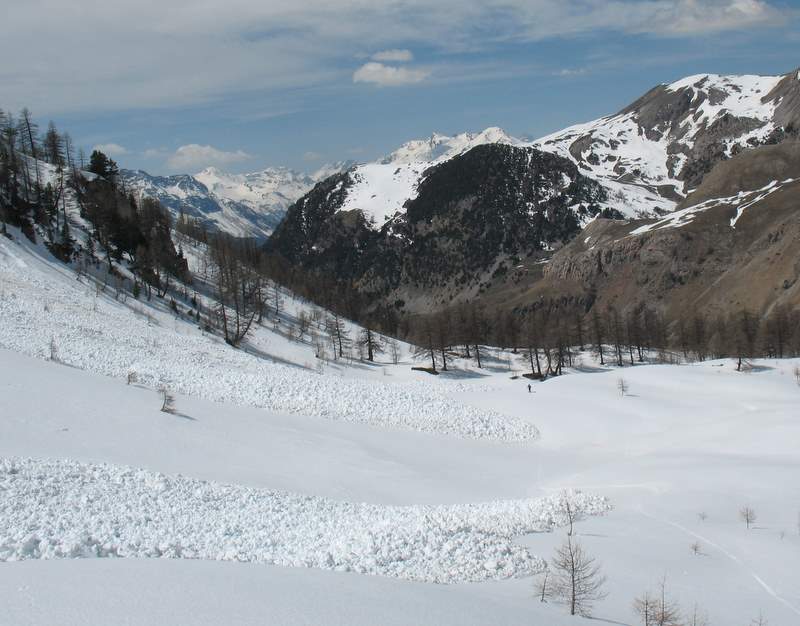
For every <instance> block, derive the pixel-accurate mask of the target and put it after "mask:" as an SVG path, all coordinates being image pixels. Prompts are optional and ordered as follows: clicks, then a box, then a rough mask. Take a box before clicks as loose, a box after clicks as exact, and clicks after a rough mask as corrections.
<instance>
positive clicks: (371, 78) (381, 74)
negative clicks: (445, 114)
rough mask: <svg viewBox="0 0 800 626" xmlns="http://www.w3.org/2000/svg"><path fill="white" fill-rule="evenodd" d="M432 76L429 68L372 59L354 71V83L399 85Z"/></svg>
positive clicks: (417, 81)
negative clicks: (391, 63)
mask: <svg viewBox="0 0 800 626" xmlns="http://www.w3.org/2000/svg"><path fill="white" fill-rule="evenodd" d="M428 76H430V71H429V70H421V69H412V68H409V67H396V66H393V65H384V64H383V63H376V62H375V61H370V62H369V63H365V64H364V65H362V66H361V67H359V68H358V69H357V70H356V71H355V72H354V73H353V82H354V83H372V84H374V85H379V86H381V87H399V86H401V85H412V84H414V83H420V82H422V81H423V80H425V79H426V78H427V77H428Z"/></svg>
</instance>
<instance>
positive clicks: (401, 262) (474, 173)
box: [269, 143, 607, 310]
mask: <svg viewBox="0 0 800 626" xmlns="http://www.w3.org/2000/svg"><path fill="white" fill-rule="evenodd" d="M418 165H419V164H418ZM419 166H420V167H422V166H421V165H419ZM384 167H385V166H384V165H382V164H372V165H369V166H361V167H359V168H356V169H355V170H352V171H350V172H345V173H343V174H339V175H337V176H333V177H331V178H329V179H327V180H325V181H323V182H321V183H319V184H318V185H317V186H316V187H314V189H313V190H312V191H311V192H310V193H309V194H307V195H306V196H304V197H303V198H301V199H300V200H298V201H297V203H295V204H294V205H292V206H291V207H290V208H289V211H288V212H287V214H286V217H285V219H284V220H283V222H281V224H280V225H279V226H278V228H277V229H276V231H275V233H274V234H273V236H272V237H271V238H270V241H269V246H270V248H271V249H272V250H273V251H274V252H276V253H278V254H280V255H281V256H282V257H283V258H284V259H286V260H287V261H288V262H289V263H291V264H293V265H295V266H300V267H303V268H305V269H306V270H307V271H309V272H315V273H322V274H327V275H330V276H336V277H337V278H339V279H346V280H348V281H351V282H353V283H354V284H355V285H357V286H358V288H359V289H360V290H361V291H362V292H363V293H365V294H369V295H372V296H376V297H385V298H389V297H390V295H391V298H390V299H391V300H392V301H398V302H402V303H403V304H408V305H409V306H408V309H409V310H413V309H414V308H416V305H415V304H414V302H415V301H427V299H428V294H429V293H430V292H433V291H435V292H436V294H437V297H438V298H440V299H449V298H452V297H456V296H458V294H459V293H460V292H461V291H463V290H465V289H467V290H472V291H480V290H481V289H482V288H483V286H484V284H487V283H490V282H491V280H492V278H493V277H496V276H502V275H504V274H505V273H506V272H507V271H508V269H509V268H510V267H513V266H514V265H516V264H518V263H519V262H520V259H521V258H522V257H530V256H532V255H540V254H541V253H542V252H544V251H546V250H549V249H552V248H553V247H557V246H559V245H560V244H561V242H562V241H564V240H568V239H570V238H571V237H573V236H574V235H575V234H576V233H577V232H579V231H580V228H581V225H582V224H585V223H586V222H588V221H589V220H591V219H592V218H593V217H594V216H596V215H598V214H600V213H601V212H603V208H602V204H603V203H604V202H605V201H606V199H607V198H606V194H605V191H604V189H603V188H602V186H601V185H599V184H598V183H596V182H595V181H593V180H591V179H589V178H588V177H586V176H584V175H582V174H581V173H580V172H579V171H578V168H577V166H576V165H575V164H574V163H572V162H571V161H570V160H569V159H567V158H564V157H561V156H558V155H554V154H550V153H546V152H541V151H539V150H536V149H535V148H530V147H516V146H512V145H507V144H498V143H488V144H483V145H478V146H476V147H474V148H472V149H471V150H468V151H467V152H464V153H463V154H458V155H457V156H454V157H452V158H449V159H446V160H442V161H441V162H439V163H436V164H433V165H431V164H428V166H427V167H426V168H425V169H424V171H423V172H422V174H421V178H420V180H419V182H418V184H417V185H416V189H415V193H414V195H413V197H412V198H411V199H409V200H407V201H405V202H404V203H403V204H402V205H400V204H398V205H397V209H398V210H397V211H396V212H395V213H394V214H392V215H389V214H388V213H387V212H384V213H382V214H379V213H377V212H376V211H375V210H374V209H373V210H371V208H372V207H374V206H375V204H372V205H371V204H369V203H368V202H367V203H366V204H362V205H359V204H356V202H357V201H358V199H359V196H358V195H357V194H358V191H359V189H361V188H363V186H364V178H363V175H364V171H365V170H366V171H370V172H373V171H375V169H373V168H384ZM378 171H381V172H385V171H386V170H385V169H383V170H378ZM372 180H374V178H373V179H372ZM394 181H395V182H396V179H394ZM398 186H399V185H398ZM385 189H390V187H389V186H388V185H387V186H385V187H384V190H385ZM354 190H355V193H354ZM365 199H366V200H369V198H365ZM363 206H366V207H368V208H367V209H364V208H361V207H363ZM378 206H380V205H378ZM384 206H385V205H384Z"/></svg>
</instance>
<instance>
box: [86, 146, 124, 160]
mask: <svg viewBox="0 0 800 626" xmlns="http://www.w3.org/2000/svg"><path fill="white" fill-rule="evenodd" d="M92 150H99V151H100V152H102V153H103V154H106V155H108V156H111V157H119V156H123V155H125V154H128V149H127V148H125V147H124V146H121V145H119V144H118V143H99V144H97V145H96V146H94V147H93V148H92Z"/></svg>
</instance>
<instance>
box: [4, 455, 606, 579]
mask: <svg viewBox="0 0 800 626" xmlns="http://www.w3.org/2000/svg"><path fill="white" fill-rule="evenodd" d="M0 490H2V491H3V493H4V494H5V496H6V497H5V498H4V503H0V518H2V519H3V526H2V536H3V539H0V561H2V560H5V561H14V560H22V559H51V558H80V557H110V556H113V557H122V558H125V557H168V558H190V559H207V560H224V561H258V562H264V563H271V564H275V565H283V566H287V567H317V568H322V569H335V570H338V571H346V572H349V571H354V572H359V573H362V574H379V575H383V576H394V577H397V578H405V579H409V580H423V581H428V582H436V583H453V582H467V581H480V580H487V579H503V578H511V577H519V576H523V575H530V574H531V573H535V572H538V571H541V569H542V567H543V566H542V563H541V561H540V560H538V559H536V558H534V557H532V556H531V555H530V554H529V553H528V550H527V549H526V548H524V547H523V546H520V545H519V544H516V543H514V541H513V537H514V536H515V535H520V534H527V533H532V532H543V531H549V530H552V528H554V527H555V526H562V525H564V524H565V523H566V517H565V516H566V514H565V511H564V509H563V507H562V506H561V503H560V498H559V497H558V496H551V497H549V498H545V499H540V500H520V501H508V502H489V503H482V504H473V505H451V506H411V507H390V506H381V505H371V504H354V503H348V502H337V501H332V500H326V499H323V498H319V497H314V496H305V495H301V494H292V493H283V492H276V491H267V490H261V489H253V488H248V487H241V486H233V485H222V484H218V483H210V482H204V481H198V480H193V479H190V478H185V477H181V476H165V475H163V474H158V473H154V472H148V471H145V470H140V469H133V468H126V467H119V466H112V465H89V464H83V463H77V462H75V461H42V460H35V459H5V460H3V461H0ZM571 500H572V502H573V503H574V505H575V507H576V509H577V510H579V511H583V512H585V513H586V514H598V513H603V512H605V511H606V510H607V508H608V507H607V505H606V503H605V502H604V501H603V500H602V499H600V498H597V497H590V496H584V495H583V494H575V495H574V496H572V497H571ZM65 502H70V503H71V505H70V506H69V507H64V506H63V504H64V503H65Z"/></svg>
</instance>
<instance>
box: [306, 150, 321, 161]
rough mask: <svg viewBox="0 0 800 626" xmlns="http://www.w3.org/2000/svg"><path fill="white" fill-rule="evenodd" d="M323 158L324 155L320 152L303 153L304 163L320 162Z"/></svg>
mask: <svg viewBox="0 0 800 626" xmlns="http://www.w3.org/2000/svg"><path fill="white" fill-rule="evenodd" d="M321 158H322V155H321V154H320V153H319V152H314V151H313V150H309V151H308V152H304V153H303V160H304V161H319V160H320V159H321Z"/></svg>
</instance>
